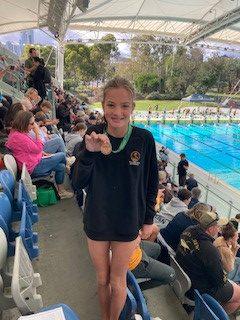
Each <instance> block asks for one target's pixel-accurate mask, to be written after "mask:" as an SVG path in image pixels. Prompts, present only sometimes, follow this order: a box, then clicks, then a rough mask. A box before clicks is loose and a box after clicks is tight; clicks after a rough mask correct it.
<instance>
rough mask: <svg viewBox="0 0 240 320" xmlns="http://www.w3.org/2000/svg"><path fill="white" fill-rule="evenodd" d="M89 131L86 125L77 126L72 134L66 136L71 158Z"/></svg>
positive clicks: (68, 152)
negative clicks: (77, 145)
mask: <svg viewBox="0 0 240 320" xmlns="http://www.w3.org/2000/svg"><path fill="white" fill-rule="evenodd" d="M86 131H87V126H86V125H85V123H78V124H76V125H75V126H74V127H73V129H72V132H71V133H68V134H66V135H65V141H66V148H67V154H68V155H69V156H72V155H73V150H74V148H75V146H76V144H77V143H79V142H82V141H83V136H84V135H85V133H86Z"/></svg>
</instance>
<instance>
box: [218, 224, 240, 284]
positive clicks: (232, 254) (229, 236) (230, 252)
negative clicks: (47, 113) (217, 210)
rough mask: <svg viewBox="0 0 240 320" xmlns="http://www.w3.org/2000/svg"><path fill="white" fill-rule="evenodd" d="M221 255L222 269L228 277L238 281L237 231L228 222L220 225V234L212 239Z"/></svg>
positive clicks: (239, 279)
mask: <svg viewBox="0 0 240 320" xmlns="http://www.w3.org/2000/svg"><path fill="white" fill-rule="evenodd" d="M214 245H215V247H216V248H218V250H219V252H220V255H221V257H222V264H223V268H224V270H225V271H226V272H227V273H228V279H230V280H232V281H235V282H237V283H239V282H240V258H238V257H236V254H237V251H238V249H239V247H240V246H239V244H238V232H237V230H236V229H235V228H234V226H233V224H232V223H231V222H229V223H228V224H226V225H225V226H223V227H222V236H221V237H218V238H217V239H216V240H215V241H214Z"/></svg>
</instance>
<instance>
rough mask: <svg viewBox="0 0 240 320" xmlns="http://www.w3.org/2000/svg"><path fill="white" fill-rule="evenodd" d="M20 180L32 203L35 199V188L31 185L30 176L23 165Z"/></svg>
mask: <svg viewBox="0 0 240 320" xmlns="http://www.w3.org/2000/svg"><path fill="white" fill-rule="evenodd" d="M21 180H22V182H23V183H24V186H25V188H26V190H27V192H28V194H29V196H30V198H31V200H32V201H34V200H36V199H37V193H36V186H35V185H34V184H33V183H32V179H31V176H30V174H29V172H28V170H27V167H26V164H25V163H24V164H23V167H22V173H21Z"/></svg>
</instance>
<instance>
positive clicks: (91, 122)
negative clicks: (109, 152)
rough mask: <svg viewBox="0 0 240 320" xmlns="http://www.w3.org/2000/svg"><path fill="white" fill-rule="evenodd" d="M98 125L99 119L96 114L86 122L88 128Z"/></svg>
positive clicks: (91, 115)
mask: <svg viewBox="0 0 240 320" xmlns="http://www.w3.org/2000/svg"><path fill="white" fill-rule="evenodd" d="M96 124H97V117H96V116H95V114H94V113H92V114H90V116H89V118H88V120H87V122H86V125H87V127H88V128H89V127H91V126H95V125H96Z"/></svg>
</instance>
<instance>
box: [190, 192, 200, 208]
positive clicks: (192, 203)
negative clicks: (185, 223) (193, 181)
mask: <svg viewBox="0 0 240 320" xmlns="http://www.w3.org/2000/svg"><path fill="white" fill-rule="evenodd" d="M191 193H192V198H191V201H190V203H189V205H188V209H191V208H192V207H193V206H195V204H196V203H198V202H199V198H200V197H201V193H202V192H201V190H200V189H199V188H197V187H195V188H193V189H192V191H191Z"/></svg>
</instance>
